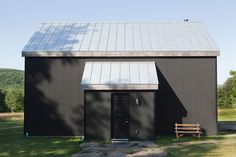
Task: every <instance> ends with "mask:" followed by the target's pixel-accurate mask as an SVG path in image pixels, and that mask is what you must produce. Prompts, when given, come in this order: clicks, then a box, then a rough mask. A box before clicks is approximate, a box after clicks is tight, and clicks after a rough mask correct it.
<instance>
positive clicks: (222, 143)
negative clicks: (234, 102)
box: [155, 109, 236, 157]
mask: <svg viewBox="0 0 236 157" xmlns="http://www.w3.org/2000/svg"><path fill="white" fill-rule="evenodd" d="M218 120H219V123H227V124H232V125H236V109H220V110H219V111H218ZM155 142H156V144H158V145H159V146H160V147H162V148H163V149H164V150H166V152H167V157H183V156H184V157H185V156H188V157H195V156H196V157H200V156H204V157H212V156H221V157H231V156H235V154H236V149H235V148H236V147H235V146H236V132H220V135H216V136H205V137H201V138H200V139H198V138H195V137H181V138H180V139H176V138H175V137H160V138H158V139H157V140H156V141H155Z"/></svg>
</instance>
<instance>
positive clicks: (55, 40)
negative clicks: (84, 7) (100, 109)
mask: <svg viewBox="0 0 236 157" xmlns="http://www.w3.org/2000/svg"><path fill="white" fill-rule="evenodd" d="M22 55H23V56H217V55H219V49H218V48H217V46H216V45H215V43H214V42H213V40H212V39H211V37H210V36H209V34H208V33H207V31H206V30H205V28H204V27H203V26H202V24H201V23H200V22H155V23H141V22H137V23H43V24H42V25H41V26H40V27H39V29H38V30H37V31H36V32H35V33H34V35H33V36H32V37H31V39H30V40H29V42H28V43H27V44H26V46H25V47H24V49H23V50H22Z"/></svg>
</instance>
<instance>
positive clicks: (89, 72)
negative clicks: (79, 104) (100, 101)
mask: <svg viewBox="0 0 236 157" xmlns="http://www.w3.org/2000/svg"><path fill="white" fill-rule="evenodd" d="M158 84H159V82H158V78H157V71H156V66H155V62H86V63H85V68H84V72H83V77H82V81H81V86H82V88H83V89H84V90H157V89H158Z"/></svg>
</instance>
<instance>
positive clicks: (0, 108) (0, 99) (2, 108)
mask: <svg viewBox="0 0 236 157" xmlns="http://www.w3.org/2000/svg"><path fill="white" fill-rule="evenodd" d="M5 94H6V93H5V91H4V90H3V89H0V112H7V111H8V107H7V104H6V103H5Z"/></svg>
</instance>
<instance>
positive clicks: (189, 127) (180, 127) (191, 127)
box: [175, 123, 200, 131]
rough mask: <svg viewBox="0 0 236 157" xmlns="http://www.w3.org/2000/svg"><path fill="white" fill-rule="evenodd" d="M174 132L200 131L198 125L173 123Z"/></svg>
mask: <svg viewBox="0 0 236 157" xmlns="http://www.w3.org/2000/svg"><path fill="white" fill-rule="evenodd" d="M175 130H176V131H183V130H192V131H200V124H198V123H196V124H178V123H175Z"/></svg>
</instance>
